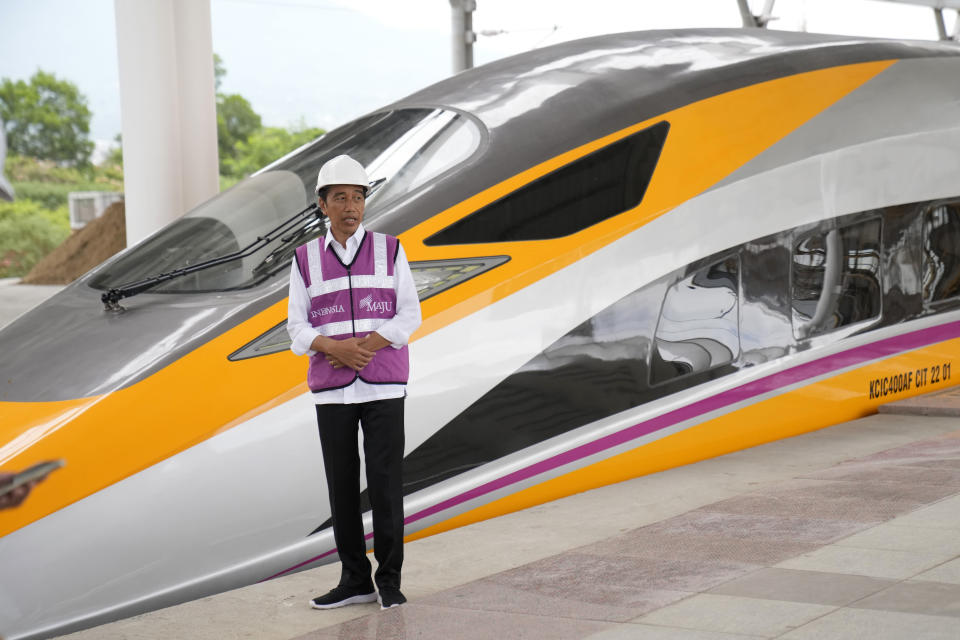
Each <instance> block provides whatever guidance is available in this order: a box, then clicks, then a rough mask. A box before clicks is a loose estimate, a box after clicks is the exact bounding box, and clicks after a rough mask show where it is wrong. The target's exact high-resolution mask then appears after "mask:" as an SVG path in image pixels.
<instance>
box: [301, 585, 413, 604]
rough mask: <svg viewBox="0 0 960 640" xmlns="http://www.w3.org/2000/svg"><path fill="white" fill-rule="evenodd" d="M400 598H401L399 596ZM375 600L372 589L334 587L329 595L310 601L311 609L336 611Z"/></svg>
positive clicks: (375, 593) (374, 593) (375, 595)
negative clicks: (349, 605)
mask: <svg viewBox="0 0 960 640" xmlns="http://www.w3.org/2000/svg"><path fill="white" fill-rule="evenodd" d="M401 597H402V596H401ZM376 599H377V592H376V591H374V590H373V587H367V588H364V589H358V588H356V587H343V586H340V587H334V588H333V589H331V590H330V593H328V594H326V595H322V596H319V597H316V598H314V599H313V600H311V601H310V607H311V608H313V609H336V608H337V607H345V606H347V605H348V604H360V603H363V602H373V601H374V600H376Z"/></svg>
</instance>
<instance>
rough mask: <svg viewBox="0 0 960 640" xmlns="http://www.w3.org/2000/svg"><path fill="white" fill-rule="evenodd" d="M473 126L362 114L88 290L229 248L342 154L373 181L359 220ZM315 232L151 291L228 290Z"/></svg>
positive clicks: (292, 205)
mask: <svg viewBox="0 0 960 640" xmlns="http://www.w3.org/2000/svg"><path fill="white" fill-rule="evenodd" d="M480 138H481V134H480V130H479V127H478V126H477V125H476V124H475V123H474V122H473V121H472V120H470V119H469V118H466V117H464V116H462V115H460V114H458V113H456V112H453V111H447V110H444V109H399V110H394V111H387V112H382V113H376V114H373V115H370V116H366V117H364V118H361V119H359V120H355V121H353V122H351V123H349V124H347V125H344V126H343V127H340V128H338V129H335V130H333V131H331V132H329V133H327V134H325V135H324V136H322V137H321V138H319V139H317V140H315V141H314V142H312V143H310V144H307V145H305V146H303V147H301V148H300V149H297V150H296V151H294V152H292V153H291V154H289V155H287V156H285V157H283V158H281V159H280V160H278V161H276V162H274V163H273V164H271V165H269V166H268V167H266V168H264V169H262V170H260V171H258V172H257V173H256V174H254V175H252V176H250V177H249V178H246V179H244V180H242V181H240V182H238V183H237V184H236V185H235V186H233V187H231V188H230V189H228V190H226V191H224V192H223V193H221V194H219V195H217V196H215V197H214V198H212V199H210V200H208V201H207V202H205V203H203V204H201V205H200V206H198V207H196V208H195V209H193V210H191V211H189V212H187V213H186V214H184V215H183V217H181V218H179V219H178V220H176V221H174V222H173V223H171V224H169V225H168V226H166V227H164V228H163V229H162V230H161V231H159V232H158V233H156V234H154V235H153V236H151V237H150V238H148V239H147V240H145V241H144V242H142V243H140V244H139V245H137V246H136V247H134V248H133V249H131V250H130V251H127V252H125V253H123V254H121V255H120V256H118V257H117V258H115V259H113V260H110V261H108V262H107V263H106V264H104V265H103V266H102V267H100V268H99V269H98V271H97V273H95V274H94V277H93V278H92V279H91V281H90V284H91V286H93V287H95V288H98V289H110V288H114V287H120V286H122V285H124V284H127V283H131V282H136V281H139V280H144V279H146V278H150V277H151V276H155V275H158V274H161V273H166V272H170V271H174V270H177V269H183V268H185V267H189V266H191V265H196V264H199V263H201V262H204V261H206V260H211V259H214V258H219V257H221V256H225V255H228V254H231V253H234V252H238V251H240V250H242V249H244V248H245V247H247V246H249V245H250V244H252V243H254V242H255V241H256V240H257V239H258V238H259V237H261V236H264V235H265V234H267V233H268V232H269V231H271V230H272V229H274V228H276V227H277V226H278V225H280V224H281V223H282V222H283V221H284V220H286V219H288V218H290V217H291V216H293V215H294V214H296V213H297V212H299V211H301V210H303V209H304V208H306V207H308V206H309V205H310V204H311V203H313V202H314V201H315V196H314V188H315V185H316V180H317V171H318V170H319V169H320V166H321V165H322V164H323V163H324V162H326V161H327V160H329V159H330V158H333V157H335V156H338V155H340V154H344V153H345V154H349V155H350V156H352V157H353V158H355V159H356V160H358V161H359V162H360V163H361V164H362V165H364V167H365V168H366V170H367V175H369V176H370V179H371V180H372V181H374V183H375V184H376V186H375V188H374V189H373V190H371V192H370V194H369V196H368V198H367V208H366V213H365V215H364V221H365V222H370V221H371V220H373V219H375V218H376V217H377V216H378V215H379V214H380V212H382V211H383V210H384V209H385V207H386V205H389V204H390V203H392V202H394V201H396V200H397V199H398V198H400V197H401V196H403V195H406V194H408V193H410V192H411V191H413V190H415V189H417V188H418V187H420V186H422V185H424V184H426V183H427V182H428V181H429V180H431V179H432V178H435V177H437V176H439V175H440V174H442V173H444V172H446V171H447V170H449V169H451V168H453V167H454V166H455V165H457V164H459V163H460V162H462V161H464V160H466V159H467V158H468V157H470V156H471V155H472V154H473V153H474V152H475V151H476V150H477V148H478V147H479V144H480ZM322 233H323V227H322V225H319V224H315V225H314V226H312V227H310V228H308V229H302V230H300V232H299V233H295V234H287V235H284V236H283V237H280V238H277V239H276V240H274V241H273V242H270V243H268V244H266V245H265V246H263V247H261V248H259V249H257V250H256V251H255V252H253V253H251V254H250V255H248V256H245V257H243V258H241V259H237V260H233V261H230V262H226V263H224V264H220V265H218V266H215V267H211V268H209V269H204V270H202V271H196V272H194V273H191V274H189V275H187V276H184V277H179V278H175V279H172V280H169V281H167V282H164V283H162V284H159V285H157V286H155V287H153V288H152V289H150V291H151V292H177V293H183V292H209V291H229V290H233V289H243V288H248V287H252V286H255V285H257V284H259V283H260V282H263V281H265V280H266V279H268V278H271V277H272V276H274V275H276V274H277V273H279V272H281V271H285V270H286V269H287V268H289V264H290V260H291V258H292V256H293V251H294V249H295V248H296V247H297V246H298V245H300V244H303V243H304V242H306V241H307V240H309V239H311V238H313V237H316V236H318V235H320V234H322Z"/></svg>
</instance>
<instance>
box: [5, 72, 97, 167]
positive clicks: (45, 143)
mask: <svg viewBox="0 0 960 640" xmlns="http://www.w3.org/2000/svg"><path fill="white" fill-rule="evenodd" d="M90 116H91V113H90V109H89V108H88V107H87V99H86V97H85V96H84V95H83V94H82V93H80V90H79V89H77V87H76V85H74V84H72V83H71V82H69V81H67V80H59V79H57V77H56V76H55V75H53V74H52V73H47V72H45V71H42V70H39V71H37V72H36V73H35V74H33V76H32V77H31V78H30V81H29V82H24V81H23V80H17V81H16V82H14V81H13V80H10V79H9V78H3V79H2V80H0V119H2V120H3V122H4V127H5V129H6V133H7V147H8V148H9V150H10V152H11V153H14V154H18V155H21V156H28V157H32V158H40V159H43V160H52V161H54V162H57V163H59V164H62V165H65V166H88V165H89V164H90V154H91V153H92V152H93V142H91V141H90V140H89V139H88V135H89V134H90Z"/></svg>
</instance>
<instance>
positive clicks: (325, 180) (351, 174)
mask: <svg viewBox="0 0 960 640" xmlns="http://www.w3.org/2000/svg"><path fill="white" fill-rule="evenodd" d="M332 184H355V185H357V186H360V187H363V188H364V189H365V190H366V189H368V188H369V187H370V179H369V178H368V177H367V172H366V171H365V170H364V169H363V165H361V164H360V163H359V162H357V161H356V160H354V159H353V158H351V157H350V156H346V155H344V156H337V157H336V158H331V159H330V160H327V161H326V162H324V163H323V166H322V167H320V173H318V174H317V195H318V196H319V195H320V189H322V188H324V187H329V186H330V185H332Z"/></svg>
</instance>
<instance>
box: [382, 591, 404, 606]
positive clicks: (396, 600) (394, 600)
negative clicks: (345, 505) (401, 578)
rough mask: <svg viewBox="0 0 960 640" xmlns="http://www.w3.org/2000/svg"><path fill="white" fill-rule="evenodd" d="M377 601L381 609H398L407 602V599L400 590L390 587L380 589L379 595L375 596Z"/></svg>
mask: <svg viewBox="0 0 960 640" xmlns="http://www.w3.org/2000/svg"><path fill="white" fill-rule="evenodd" d="M377 600H378V601H379V602H380V608H381V609H389V608H390V607H399V606H400V605H402V604H403V603H404V602H406V601H407V599H406V598H404V597H403V594H402V593H400V589H393V588H390V587H385V588H382V589H380V593H378V594H377Z"/></svg>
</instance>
